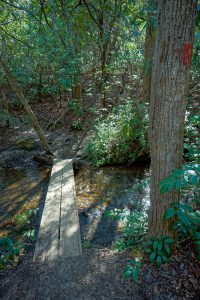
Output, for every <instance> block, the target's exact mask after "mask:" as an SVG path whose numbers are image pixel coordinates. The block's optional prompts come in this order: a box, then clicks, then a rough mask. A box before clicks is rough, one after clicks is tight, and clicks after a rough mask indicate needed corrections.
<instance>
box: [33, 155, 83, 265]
mask: <svg viewBox="0 0 200 300" xmlns="http://www.w3.org/2000/svg"><path fill="white" fill-rule="evenodd" d="M81 253H82V247H81V238H80V228H79V218H78V213H77V208H76V192H75V183H74V172H73V165H72V160H71V159H66V160H60V159H55V160H54V164H53V168H52V171H51V178H50V182H49V187H48V192H47V196H46V200H45V205H44V211H43V215H42V219H41V224H40V230H39V235H38V240H37V243H36V248H35V253H34V260H36V259H38V258H40V259H42V260H45V259H47V260H53V259H55V258H57V257H58V256H62V257H67V256H75V255H80V254H81Z"/></svg>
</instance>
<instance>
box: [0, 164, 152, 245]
mask: <svg viewBox="0 0 200 300" xmlns="http://www.w3.org/2000/svg"><path fill="white" fill-rule="evenodd" d="M148 176H149V168H148V167H147V166H131V167H124V166H117V167H112V166H111V167H110V166H109V167H103V168H93V167H91V166H87V165H86V166H82V167H81V168H80V169H79V171H76V172H75V184H76V194H77V208H78V212H79V217H80V225H81V236H82V240H83V242H89V243H91V244H94V245H100V246H111V245H112V243H113V241H114V240H116V239H117V238H118V237H119V235H120V232H121V228H122V226H123V223H122V221H119V220H118V221H116V220H112V219H110V218H106V217H105V212H107V211H110V210H113V209H116V208H117V209H128V210H136V211H141V210H143V209H144V208H146V207H147V206H148V205H149V191H148V188H141V184H142V183H143V182H144V181H145V180H146V179H147V178H148ZM49 177H50V169H49V168H38V167H36V166H35V167H33V168H31V169H25V170H24V171H16V170H12V169H1V170H0V236H10V237H13V238H15V228H13V226H10V223H11V220H12V218H13V217H14V216H15V215H16V214H19V213H21V212H23V211H26V210H29V209H36V208H38V207H39V208H40V209H39V217H38V220H37V223H38V224H37V227H38V226H39V219H40V216H41V213H42V208H43V205H44V200H45V196H46V192H47V188H48V181H49Z"/></svg>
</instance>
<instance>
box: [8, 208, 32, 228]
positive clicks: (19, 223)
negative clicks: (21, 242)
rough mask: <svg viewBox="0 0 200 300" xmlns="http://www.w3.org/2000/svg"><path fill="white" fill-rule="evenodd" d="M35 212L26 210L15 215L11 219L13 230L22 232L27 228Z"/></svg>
mask: <svg viewBox="0 0 200 300" xmlns="http://www.w3.org/2000/svg"><path fill="white" fill-rule="evenodd" d="M36 211H37V210H32V209H29V210H26V211H24V212H22V213H20V214H17V215H16V216H15V217H14V218H13V222H14V224H15V228H16V229H17V230H19V231H20V230H22V229H24V228H28V227H29V225H30V219H31V217H32V216H33V215H35V214H36Z"/></svg>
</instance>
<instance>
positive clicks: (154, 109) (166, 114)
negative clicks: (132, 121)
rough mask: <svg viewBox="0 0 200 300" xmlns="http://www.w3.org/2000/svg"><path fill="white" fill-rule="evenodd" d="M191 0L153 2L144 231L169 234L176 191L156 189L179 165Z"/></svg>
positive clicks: (192, 16)
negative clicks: (169, 216)
mask: <svg viewBox="0 0 200 300" xmlns="http://www.w3.org/2000/svg"><path fill="white" fill-rule="evenodd" d="M195 15H196V1H193V0H176V1H175V0H163V1H159V4H158V32H157V37H156V43H155V49H154V58H153V69H152V85H151V99H150V109H149V113H150V125H149V143H150V151H151V189H150V201H151V207H150V214H149V232H148V235H149V236H155V237H158V236H161V235H164V236H172V235H173V232H172V229H171V226H170V224H169V223H167V222H163V215H164V212H165V211H166V209H167V208H168V207H169V204H170V203H171V202H176V201H179V192H178V191H172V192H168V193H165V194H161V193H160V183H161V181H162V180H163V179H164V178H166V177H167V176H169V175H170V174H171V172H172V171H173V170H174V169H176V168H180V167H181V165H182V152H183V135H184V119H185V110H186V98H187V86H188V79H189V70H190V66H191V62H192V44H193V36H194V26H195Z"/></svg>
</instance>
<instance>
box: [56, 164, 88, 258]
mask: <svg viewBox="0 0 200 300" xmlns="http://www.w3.org/2000/svg"><path fill="white" fill-rule="evenodd" d="M81 253H82V246H81V237H80V228H79V218H78V213H77V208H76V191H75V183H74V172H73V165H72V160H66V161H65V165H64V168H63V177H62V200H61V220H60V246H59V254H60V255H61V256H76V255H80V254H81Z"/></svg>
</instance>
